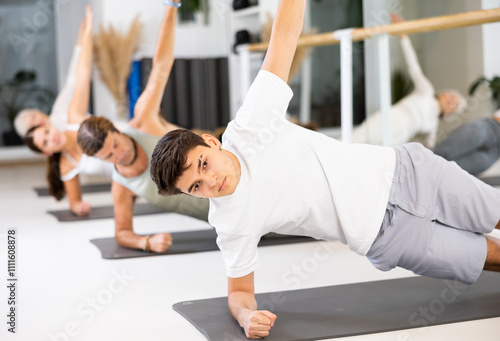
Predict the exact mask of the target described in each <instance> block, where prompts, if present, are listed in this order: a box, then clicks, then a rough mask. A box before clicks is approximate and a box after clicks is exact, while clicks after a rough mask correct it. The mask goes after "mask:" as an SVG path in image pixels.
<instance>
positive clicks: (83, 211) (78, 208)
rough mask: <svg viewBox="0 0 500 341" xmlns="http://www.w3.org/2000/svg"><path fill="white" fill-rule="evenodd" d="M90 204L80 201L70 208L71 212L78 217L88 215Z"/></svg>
mask: <svg viewBox="0 0 500 341" xmlns="http://www.w3.org/2000/svg"><path fill="white" fill-rule="evenodd" d="M90 210H91V207H90V204H89V203H88V202H86V201H80V202H78V203H76V204H74V205H72V206H71V211H73V213H75V214H76V215H79V216H84V215H88V214H89V213H90Z"/></svg>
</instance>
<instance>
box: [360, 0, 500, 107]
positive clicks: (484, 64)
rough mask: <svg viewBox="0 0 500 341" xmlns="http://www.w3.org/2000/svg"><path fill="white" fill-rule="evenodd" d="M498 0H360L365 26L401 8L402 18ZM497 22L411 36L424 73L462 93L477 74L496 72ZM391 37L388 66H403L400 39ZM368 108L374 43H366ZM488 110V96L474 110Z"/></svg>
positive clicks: (499, 65) (375, 103)
mask: <svg viewBox="0 0 500 341" xmlns="http://www.w3.org/2000/svg"><path fill="white" fill-rule="evenodd" d="M498 5H499V2H498V0H482V1H477V0H440V1H435V0H419V1H418V2H416V1H414V0H379V1H376V2H374V1H370V0H365V1H364V10H365V13H364V16H365V18H364V20H365V26H374V25H375V24H378V25H381V24H385V23H387V22H388V20H389V19H388V14H387V13H388V12H391V11H394V10H395V11H398V10H399V11H400V13H401V14H402V15H403V16H404V17H405V19H407V20H413V19H422V18H428V17H436V16H442V15H450V14H457V13H463V12H469V11H477V10H481V9H490V8H497V7H498ZM499 35H500V23H494V24H487V25H479V26H472V27H467V28H458V29H451V30H443V31H435V32H428V33H422V34H413V35H411V36H410V38H411V40H412V43H413V46H414V47H415V50H416V52H417V55H418V59H419V61H420V64H421V66H422V70H423V72H424V74H425V75H426V76H427V77H428V78H429V80H430V82H431V83H432V84H433V85H434V88H435V89H436V91H439V90H443V89H450V88H453V89H457V90H459V91H460V92H462V93H463V94H467V91H468V88H469V86H470V84H471V83H472V82H473V81H474V80H476V79H477V78H478V77H479V76H481V75H485V76H486V77H491V76H492V75H495V74H496V75H499V74H500V58H499V57H498V56H500V46H499V44H498V36H499ZM396 42H397V40H396V39H395V38H391V68H392V69H393V70H394V68H396V67H397V66H402V67H404V66H405V65H404V61H403V58H402V55H401V53H400V48H399V44H397V43H396ZM365 68H366V70H365V72H366V90H367V113H368V114H369V113H371V112H373V111H375V110H378V108H379V100H378V90H377V89H378V71H377V59H376V46H375V45H374V44H370V45H368V44H367V46H366V53H365ZM489 111H491V107H490V106H489V103H488V101H487V100H484V101H482V102H481V103H478V104H477V107H476V108H475V109H474V115H476V116H484V115H486V114H488V112H489Z"/></svg>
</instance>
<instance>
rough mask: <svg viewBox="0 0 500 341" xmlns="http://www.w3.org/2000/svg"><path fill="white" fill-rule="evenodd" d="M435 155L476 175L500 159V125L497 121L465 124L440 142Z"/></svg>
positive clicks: (482, 120) (490, 119)
mask: <svg viewBox="0 0 500 341" xmlns="http://www.w3.org/2000/svg"><path fill="white" fill-rule="evenodd" d="M434 153H436V154H437V155H440V156H442V157H444V158H445V159H446V160H449V161H455V162H456V163H457V164H458V165H459V166H460V167H461V168H462V169H464V170H466V171H467V172H469V173H471V174H473V175H476V174H479V173H481V172H484V171H485V170H487V169H488V168H489V167H490V166H491V165H492V164H493V163H495V161H497V160H498V159H499V158H500V124H499V123H498V122H497V121H496V120H495V119H493V118H485V119H479V120H475V121H472V122H469V123H466V124H464V125H463V126H461V127H460V128H458V129H457V130H455V131H453V132H452V133H451V134H450V135H449V136H448V137H447V138H445V139H444V140H442V141H441V142H439V143H438V144H437V145H436V147H435V148H434Z"/></svg>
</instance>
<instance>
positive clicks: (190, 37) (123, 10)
mask: <svg viewBox="0 0 500 341" xmlns="http://www.w3.org/2000/svg"><path fill="white" fill-rule="evenodd" d="M226 1H228V0H226ZM95 2H96V4H95V6H94V12H95V17H96V26H98V24H102V25H104V26H107V25H109V24H111V25H113V26H114V27H115V28H117V29H119V30H123V31H126V30H127V29H128V25H129V24H130V23H131V22H132V20H133V19H134V17H135V16H136V15H137V14H139V15H140V20H141V22H142V23H143V24H144V29H143V35H142V40H141V44H140V46H139V51H138V53H137V54H136V56H135V58H136V59H140V58H143V57H153V54H154V51H155V46H156V38H157V34H158V31H159V29H160V24H161V20H162V18H163V13H164V9H165V6H164V5H163V4H162V2H161V1H158V0H142V1H137V0H106V1H95ZM209 8H210V18H209V25H207V26H205V25H203V23H202V22H201V20H200V21H199V22H197V23H188V24H186V23H179V22H178V23H177V28H176V35H175V56H176V58H208V57H221V56H227V49H228V47H227V46H228V43H227V37H226V23H225V18H226V16H225V11H226V10H227V9H228V8H229V7H228V6H226V5H225V4H224V3H223V4H222V5H221V1H217V0H209ZM96 29H97V28H96ZM93 84H94V104H95V111H96V113H97V114H98V115H104V116H106V117H109V118H111V119H117V116H116V108H115V104H114V101H113V98H112V96H111V94H110V93H109V91H108V90H107V88H106V87H105V86H104V85H103V84H102V82H101V81H100V80H99V77H94V83H93Z"/></svg>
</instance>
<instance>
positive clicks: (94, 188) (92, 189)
mask: <svg viewBox="0 0 500 341" xmlns="http://www.w3.org/2000/svg"><path fill="white" fill-rule="evenodd" d="M81 188H82V193H85V194H87V193H99V192H110V191H111V183H105V184H93V185H82V186H81ZM35 192H36V194H37V195H38V196H39V197H48V196H49V189H48V188H47V187H35Z"/></svg>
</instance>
